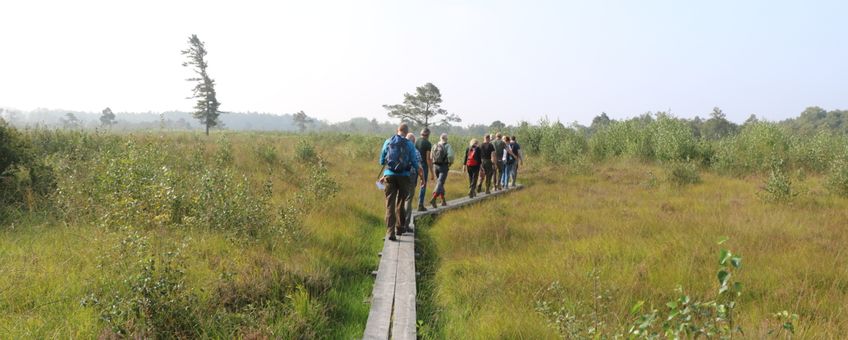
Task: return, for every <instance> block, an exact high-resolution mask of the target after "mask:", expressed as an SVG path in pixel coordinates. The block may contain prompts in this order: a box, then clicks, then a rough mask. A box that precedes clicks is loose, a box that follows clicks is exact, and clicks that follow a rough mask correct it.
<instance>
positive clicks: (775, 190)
mask: <svg viewBox="0 0 848 340" xmlns="http://www.w3.org/2000/svg"><path fill="white" fill-rule="evenodd" d="M771 164H772V165H771V172H770V173H769V177H768V180H766V183H765V186H764V187H763V192H762V194H761V195H760V198H761V199H762V200H764V201H768V202H788V201H791V200H792V199H793V198H795V196H797V195H798V192H796V191H795V190H793V188H792V180H791V179H790V178H789V176H788V175H787V174H786V171H785V170H784V161H783V160H782V159H780V160H774V161H772V162H771Z"/></svg>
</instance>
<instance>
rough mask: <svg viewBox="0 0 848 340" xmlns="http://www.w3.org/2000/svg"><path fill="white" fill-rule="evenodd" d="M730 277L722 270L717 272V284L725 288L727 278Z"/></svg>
mask: <svg viewBox="0 0 848 340" xmlns="http://www.w3.org/2000/svg"><path fill="white" fill-rule="evenodd" d="M729 277H730V273H729V272H727V271H726V270H724V269H722V270H719V271H718V283H719V284H720V285H722V286H727V278H729Z"/></svg>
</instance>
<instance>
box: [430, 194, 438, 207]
mask: <svg viewBox="0 0 848 340" xmlns="http://www.w3.org/2000/svg"><path fill="white" fill-rule="evenodd" d="M430 205H432V206H433V209H436V208H438V207H437V206H436V198H435V197H433V199H431V200H430Z"/></svg>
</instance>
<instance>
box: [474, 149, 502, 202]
mask: <svg viewBox="0 0 848 340" xmlns="http://www.w3.org/2000/svg"><path fill="white" fill-rule="evenodd" d="M491 140H492V135H485V136H483V144H480V160H481V161H482V162H483V164H482V166H481V167H480V174H481V175H482V176H483V178H481V179H480V180H479V181H480V183H478V184H477V193H480V192H482V191H483V190H481V189H483V184H484V182H485V184H486V195H488V194H491V193H492V191H491V186H492V176H494V174H495V163H496V160H495V146H494V145H492V142H491ZM496 186H497V184H496Z"/></svg>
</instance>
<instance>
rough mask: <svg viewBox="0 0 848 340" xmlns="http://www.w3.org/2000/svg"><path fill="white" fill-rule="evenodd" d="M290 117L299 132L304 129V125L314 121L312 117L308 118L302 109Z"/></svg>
mask: <svg viewBox="0 0 848 340" xmlns="http://www.w3.org/2000/svg"><path fill="white" fill-rule="evenodd" d="M292 119H293V120H294V124H295V125H297V128H298V129H299V130H300V132H304V131H306V125H307V124H312V122H314V120H313V119H312V118H309V116H307V115H306V112H303V110H300V111H298V112H297V113H295V114H294V116H293V117H292Z"/></svg>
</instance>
